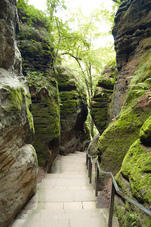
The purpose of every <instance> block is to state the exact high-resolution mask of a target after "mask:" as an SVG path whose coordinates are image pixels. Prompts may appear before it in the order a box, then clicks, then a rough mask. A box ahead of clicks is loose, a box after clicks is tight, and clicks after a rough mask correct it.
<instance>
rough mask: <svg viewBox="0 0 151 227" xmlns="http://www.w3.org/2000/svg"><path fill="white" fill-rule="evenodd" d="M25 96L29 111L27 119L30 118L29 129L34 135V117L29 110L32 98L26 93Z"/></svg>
mask: <svg viewBox="0 0 151 227" xmlns="http://www.w3.org/2000/svg"><path fill="white" fill-rule="evenodd" d="M24 95H25V103H26V111H27V118H28V123H29V127H30V129H31V130H32V131H33V133H35V128H34V122H33V116H32V114H31V112H30V110H29V108H30V106H31V96H30V93H28V94H25V93H24Z"/></svg>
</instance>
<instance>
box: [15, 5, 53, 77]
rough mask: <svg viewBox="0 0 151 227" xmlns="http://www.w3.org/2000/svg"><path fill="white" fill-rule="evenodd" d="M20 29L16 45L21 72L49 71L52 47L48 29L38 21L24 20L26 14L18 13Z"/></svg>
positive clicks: (51, 63) (51, 61)
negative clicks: (20, 58)
mask: <svg viewBox="0 0 151 227" xmlns="http://www.w3.org/2000/svg"><path fill="white" fill-rule="evenodd" d="M19 15H20V21H21V23H20V29H19V33H18V35H17V39H18V47H19V49H20V52H21V55H22V58H23V73H24V75H26V74H27V73H28V72H34V71H35V72H37V71H38V72H42V73H46V72H49V69H50V68H51V67H52V66H53V48H52V47H51V45H50V41H49V31H48V28H46V27H45V26H44V25H43V24H40V21H39V22H37V23H36V22H35V23H32V24H30V23H28V21H26V20H25V21H24V18H25V17H28V15H23V14H22V13H21V14H20V9H19Z"/></svg>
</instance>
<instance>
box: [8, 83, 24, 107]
mask: <svg viewBox="0 0 151 227" xmlns="http://www.w3.org/2000/svg"><path fill="white" fill-rule="evenodd" d="M4 89H6V91H7V92H8V94H9V103H8V105H7V109H6V111H10V110H13V109H14V110H18V111H21V109H22V102H23V97H22V95H23V88H22V87H9V86H5V87H4Z"/></svg>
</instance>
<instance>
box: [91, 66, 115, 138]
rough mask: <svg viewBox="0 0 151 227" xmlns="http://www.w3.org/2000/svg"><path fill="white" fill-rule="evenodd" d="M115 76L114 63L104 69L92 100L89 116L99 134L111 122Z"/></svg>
mask: <svg viewBox="0 0 151 227" xmlns="http://www.w3.org/2000/svg"><path fill="white" fill-rule="evenodd" d="M116 74H117V70H116V66H115V63H114V62H113V63H110V64H109V65H108V66H107V67H105V69H104V71H103V73H102V75H101V76H100V79H99V81H98V83H97V87H96V91H95V94H94V97H93V98H92V102H91V116H92V118H93V120H94V123H95V126H96V127H97V129H98V131H99V132H100V134H101V133H102V132H103V131H104V130H105V128H106V127H107V125H108V124H109V122H110V121H111V113H110V109H111V102H112V95H113V88H114V84H115V81H116Z"/></svg>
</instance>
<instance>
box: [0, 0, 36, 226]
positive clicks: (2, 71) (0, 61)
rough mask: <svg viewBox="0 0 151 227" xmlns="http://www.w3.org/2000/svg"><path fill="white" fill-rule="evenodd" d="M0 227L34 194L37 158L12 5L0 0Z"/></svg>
mask: <svg viewBox="0 0 151 227" xmlns="http://www.w3.org/2000/svg"><path fill="white" fill-rule="evenodd" d="M0 6H1V7H0V15H1V17H0V121H1V122H0V226H2V227H3V226H8V224H9V223H10V222H11V221H12V219H13V218H14V217H15V215H16V214H17V213H18V212H19V211H20V209H21V208H22V207H23V206H24V204H25V203H26V202H27V200H28V199H30V197H31V196H32V195H33V194H34V192H35V188H36V176H37V157H36V153H35V150H34V148H33V146H32V145H31V144H30V142H31V138H32V133H33V130H34V127H33V120H32V115H31V113H30V110H29V107H30V104H31V99H30V94H29V91H28V88H27V86H26V84H25V81H24V79H23V77H22V73H21V57H20V52H19V51H18V49H17V46H16V41H15V32H16V29H17V28H18V22H17V11H16V3H15V1H9V0H0Z"/></svg>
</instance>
